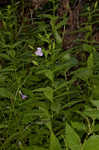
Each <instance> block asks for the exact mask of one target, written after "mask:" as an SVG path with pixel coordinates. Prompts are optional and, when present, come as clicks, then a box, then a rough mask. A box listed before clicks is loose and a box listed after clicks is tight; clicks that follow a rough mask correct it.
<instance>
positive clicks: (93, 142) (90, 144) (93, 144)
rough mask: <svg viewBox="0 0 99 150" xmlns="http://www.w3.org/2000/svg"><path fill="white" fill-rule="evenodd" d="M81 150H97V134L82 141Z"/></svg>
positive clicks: (98, 142) (98, 137) (98, 140)
mask: <svg viewBox="0 0 99 150" xmlns="http://www.w3.org/2000/svg"><path fill="white" fill-rule="evenodd" d="M83 150H99V135H92V136H91V137H89V139H88V140H87V141H85V143H84V147H83Z"/></svg>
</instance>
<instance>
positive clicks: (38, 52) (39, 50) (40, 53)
mask: <svg viewBox="0 0 99 150" xmlns="http://www.w3.org/2000/svg"><path fill="white" fill-rule="evenodd" d="M35 55H36V56H43V52H42V49H41V47H38V48H37V51H36V52H35Z"/></svg>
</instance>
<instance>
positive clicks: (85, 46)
mask: <svg viewBox="0 0 99 150" xmlns="http://www.w3.org/2000/svg"><path fill="white" fill-rule="evenodd" d="M83 49H84V51H86V52H92V49H93V47H92V46H91V45H88V44H83Z"/></svg>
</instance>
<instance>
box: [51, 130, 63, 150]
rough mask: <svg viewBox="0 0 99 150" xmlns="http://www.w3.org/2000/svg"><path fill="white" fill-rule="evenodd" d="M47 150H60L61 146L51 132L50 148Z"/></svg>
mask: <svg viewBox="0 0 99 150" xmlns="http://www.w3.org/2000/svg"><path fill="white" fill-rule="evenodd" d="M49 150H62V149H61V145H60V143H59V141H58V139H57V137H56V136H55V134H54V133H53V131H51V136H50V148H49Z"/></svg>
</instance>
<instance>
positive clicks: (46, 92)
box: [33, 87, 53, 102]
mask: <svg viewBox="0 0 99 150" xmlns="http://www.w3.org/2000/svg"><path fill="white" fill-rule="evenodd" d="M33 92H43V93H44V95H45V97H46V98H48V99H49V100H50V101H51V102H53V89H52V88H51V87H46V88H38V89H35V90H33Z"/></svg>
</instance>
